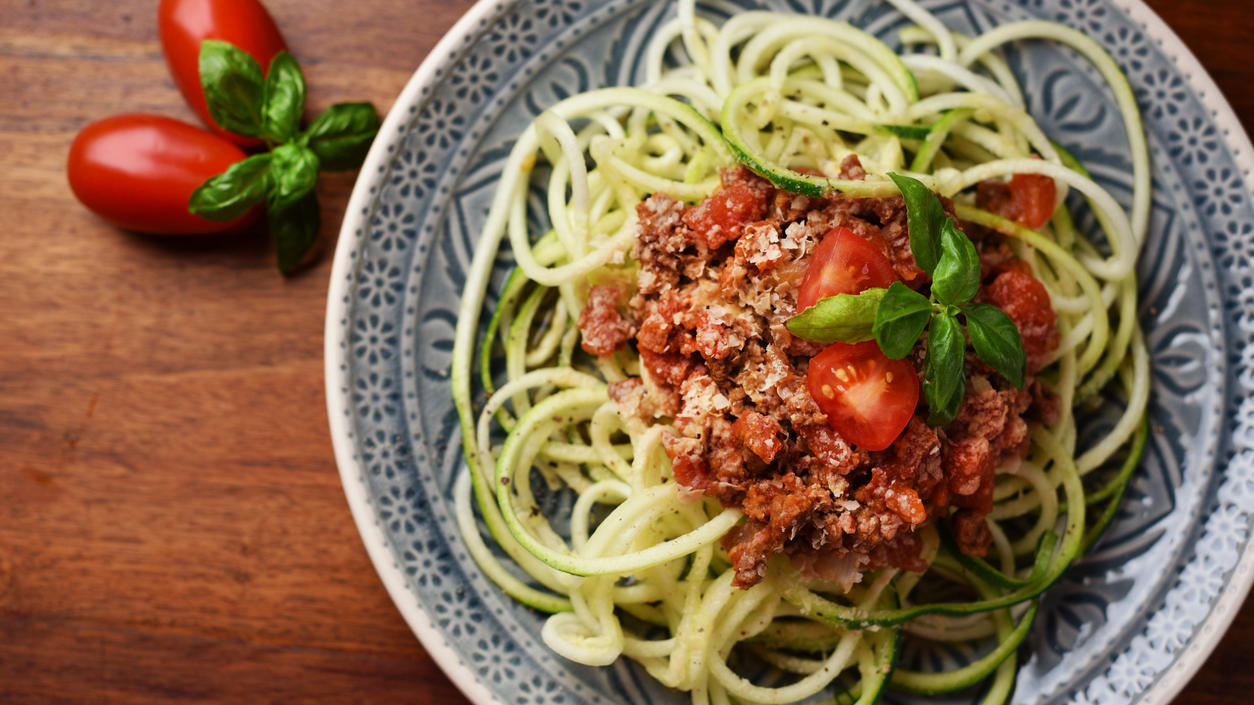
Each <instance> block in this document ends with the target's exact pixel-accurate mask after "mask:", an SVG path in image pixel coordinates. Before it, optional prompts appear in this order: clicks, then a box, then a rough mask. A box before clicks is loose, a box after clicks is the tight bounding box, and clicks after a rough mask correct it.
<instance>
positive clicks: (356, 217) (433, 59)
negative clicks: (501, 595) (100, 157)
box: [323, 0, 1254, 705]
mask: <svg viewBox="0 0 1254 705" xmlns="http://www.w3.org/2000/svg"><path fill="white" fill-rule="evenodd" d="M1110 1H1111V3H1112V4H1113V5H1114V6H1116V7H1117V8H1119V9H1120V10H1122V11H1123V12H1125V13H1126V15H1127V16H1128V18H1129V19H1130V20H1132V21H1133V22H1135V23H1138V24H1140V25H1141V27H1142V28H1143V29H1144V30H1145V33H1146V37H1147V38H1148V39H1151V40H1153V41H1154V42H1156V43H1157V44H1158V45H1159V48H1160V49H1161V50H1162V52H1163V55H1164V56H1165V57H1166V58H1168V59H1169V60H1170V61H1172V62H1173V63H1174V64H1175V65H1176V66H1177V67H1178V68H1179V69H1180V70H1181V73H1182V74H1183V78H1184V79H1185V81H1186V83H1187V84H1188V85H1189V86H1190V87H1191V88H1192V89H1193V91H1194V92H1195V94H1196V96H1197V98H1198V100H1199V102H1201V103H1202V105H1203V106H1204V107H1205V108H1206V109H1208V110H1209V111H1210V114H1211V118H1212V119H1213V120H1214V122H1215V125H1216V127H1217V128H1219V129H1220V131H1221V132H1222V137H1223V142H1224V143H1225V144H1226V146H1227V147H1228V149H1229V151H1230V154H1231V155H1232V158H1233V161H1234V162H1235V163H1236V165H1237V166H1238V168H1239V169H1240V170H1241V172H1242V177H1243V179H1242V180H1243V182H1244V183H1245V186H1246V189H1247V191H1251V190H1252V189H1251V186H1254V144H1252V143H1251V138H1250V135H1249V133H1247V132H1246V131H1245V128H1244V127H1243V126H1242V125H1241V122H1240V120H1239V119H1238V118H1237V116H1236V112H1235V111H1234V110H1233V109H1232V106H1231V104H1230V103H1229V102H1228V100H1227V98H1226V97H1225V96H1224V95H1223V93H1222V92H1221V91H1220V90H1219V87H1218V85H1217V84H1216V83H1215V81H1214V79H1213V78H1212V77H1211V75H1210V73H1209V72H1208V71H1207V70H1206V69H1205V67H1203V66H1202V64H1201V62H1200V61H1199V60H1198V59H1197V57H1196V56H1195V55H1194V54H1193V52H1192V51H1191V50H1190V49H1189V47H1188V46H1187V45H1186V44H1185V43H1184V41H1183V40H1182V39H1181V38H1180V37H1179V36H1178V35H1177V34H1176V33H1175V32H1174V31H1173V30H1172V29H1171V27H1170V26H1169V25H1168V24H1167V23H1166V22H1165V21H1164V20H1163V19H1162V18H1161V17H1160V16H1159V15H1158V13H1156V12H1155V11H1154V10H1153V9H1152V8H1150V7H1149V6H1148V5H1146V4H1145V2H1144V1H1143V0H1110ZM511 4H513V3H512V1H511V0H478V1H477V2H476V3H475V4H474V5H473V6H471V7H470V8H469V9H468V10H467V11H466V12H465V14H463V15H462V17H461V18H460V19H458V20H457V22H455V23H454V24H453V26H452V27H450V28H449V30H448V31H447V32H446V33H445V34H444V36H443V37H441V39H440V40H439V41H438V42H437V43H436V44H435V46H434V47H432V49H431V50H430V52H429V53H428V54H427V55H426V57H424V58H423V60H422V62H421V63H420V64H419V66H418V68H417V70H415V71H414V73H413V74H412V75H411V76H410V78H409V79H408V80H407V81H406V84H405V86H404V88H402V90H401V92H400V93H399V94H398V96H397V97H396V99H395V100H394V101H393V103H392V107H391V108H390V109H389V111H388V114H387V116H386V117H385V118H384V120H383V123H382V125H381V126H380V128H379V133H378V134H379V136H380V137H384V136H389V135H392V134H393V133H395V132H397V131H403V128H404V126H405V124H406V122H407V121H408V120H409V119H410V115H409V107H410V106H412V105H414V104H416V103H417V102H418V99H419V98H420V97H421V94H422V92H423V91H424V89H426V88H427V87H428V86H429V85H430V84H433V83H434V82H435V81H436V80H437V79H438V78H439V77H440V76H442V75H443V73H444V72H445V69H446V67H448V66H450V65H451V62H452V60H453V59H454V58H455V57H456V56H458V55H459V53H460V52H459V49H460V48H462V47H463V46H464V45H467V44H469V43H470V42H471V41H472V40H473V39H474V37H475V35H476V34H477V33H478V31H479V30H480V29H481V28H482V27H483V26H484V24H485V23H487V22H488V21H489V20H490V19H491V18H492V17H493V16H495V15H496V14H498V13H499V12H500V11H501V10H503V9H505V7H506V6H508V5H511ZM388 142H389V139H378V138H377V139H376V140H375V141H374V143H373V144H372V145H371V148H370V151H369V153H368V154H367V156H366V160H365V162H364V163H363V164H362V166H361V169H360V171H359V172H358V177H357V180H356V181H355V183H354V186H353V191H352V194H351V196H350V197H349V201H348V205H347V207H346V209H345V214H344V220H343V222H342V224H341V226H340V230H339V234H338V239H337V242H336V247H335V255H334V258H333V261H332V267H331V274H330V283H329V286H328V291H327V308H326V318H325V324H324V333H323V336H324V337H323V363H324V364H323V371H324V384H325V389H326V403H327V417H328V423H329V427H330V428H329V430H330V434H331V445H332V448H333V451H334V456H335V461H336V468H337V471H338V473H339V476H340V482H341V485H342V486H343V489H344V495H345V499H346V500H347V502H348V506H349V510H350V512H351V514H352V517H353V521H354V523H355V524H356V527H357V532H358V535H359V536H360V538H361V540H362V543H363V545H364V546H365V548H366V553H367V555H368V556H369V557H370V562H371V564H372V565H373V566H374V569H375V572H376V573H377V574H378V576H379V579H380V581H381V582H382V583H383V586H384V588H385V589H386V591H387V593H388V596H389V597H390V598H391V600H392V603H393V604H394V605H395V606H396V609H397V611H398V612H400V614H401V617H402V618H403V619H404V620H405V622H406V624H407V625H408V626H409V628H410V630H411V631H412V632H413V633H414V635H415V636H416V637H417V638H418V641H419V642H420V643H421V644H422V646H423V648H424V649H425V650H426V651H427V653H428V654H429V655H430V656H431V658H432V660H434V661H435V662H436V665H438V666H439V667H440V670H441V671H443V673H444V674H445V675H446V676H447V677H448V678H449V680H450V681H452V683H453V684H454V685H455V686H456V687H457V688H458V689H459V690H460V691H461V692H462V693H463V694H464V695H465V696H466V697H467V698H468V699H469V700H470V701H471V702H473V703H475V704H476V705H502V701H501V700H500V699H499V698H497V696H496V694H495V693H493V692H492V691H491V690H490V689H489V688H488V687H487V686H486V685H485V684H484V683H483V682H482V681H481V680H480V679H479V678H478V677H477V676H476V674H475V673H474V672H473V671H472V670H471V669H470V668H469V666H468V665H467V664H466V663H464V662H463V661H462V660H461V659H460V658H459V657H458V655H457V654H456V653H455V652H454V651H453V649H452V648H451V647H450V646H449V645H448V644H447V642H446V641H445V639H444V637H443V634H442V632H441V631H440V629H439V628H438V627H437V626H436V625H435V624H434V623H433V622H432V621H431V620H430V618H429V617H428V616H427V615H426V613H424V612H423V611H422V610H421V609H420V608H419V607H418V602H417V600H416V599H415V598H416V596H415V595H414V594H413V593H412V592H411V591H410V589H409V586H408V582H407V580H406V577H405V574H404V572H403V571H402V570H401V568H400V566H399V565H397V563H396V561H395V559H394V557H393V555H392V546H391V543H390V539H389V538H388V536H387V534H386V533H385V532H384V531H383V527H382V526H381V524H380V523H379V521H378V518H377V517H376V515H375V513H374V510H373V508H372V507H371V505H370V501H369V496H368V494H367V491H366V487H365V484H364V482H363V478H364V473H362V471H361V470H362V468H361V467H360V466H359V464H358V463H357V461H356V459H355V458H354V455H355V453H356V449H355V446H354V443H353V431H352V419H351V414H350V413H349V411H350V410H349V404H348V398H349V394H348V390H347V389H345V388H344V387H343V385H342V384H341V380H340V373H341V372H342V371H343V369H344V368H345V365H346V355H345V350H346V348H347V340H346V338H345V337H344V335H343V333H344V330H345V329H344V321H345V320H346V316H347V314H348V310H347V307H348V301H349V294H350V292H351V287H350V285H351V283H352V281H353V279H352V278H351V277H350V276H349V274H350V273H351V272H352V269H353V267H354V264H355V261H356V252H355V250H356V245H357V244H358V242H357V240H358V238H356V237H355V236H356V233H357V231H359V230H360V229H362V228H363V227H364V226H365V225H366V223H365V219H364V217H363V215H362V214H363V211H364V209H366V208H367V206H368V205H369V202H370V200H371V199H372V198H373V197H374V195H375V194H372V193H371V184H372V179H371V178H370V175H372V174H375V173H379V170H380V167H382V166H384V165H385V164H386V162H387V160H388V159H390V158H391V151H390V150H389V149H388ZM1252 587H1254V540H1251V541H1249V542H1247V544H1246V547H1245V550H1244V551H1243V553H1242V554H1241V556H1240V558H1239V559H1238V560H1237V564H1236V566H1235V568H1234V569H1233V571H1232V574H1231V576H1230V579H1229V581H1228V584H1227V585H1226V586H1225V587H1224V588H1223V590H1221V591H1220V594H1219V597H1218V599H1217V600H1216V602H1215V603H1214V605H1213V607H1212V609H1211V610H1210V612H1209V613H1208V614H1207V615H1206V617H1205V618H1204V619H1203V621H1202V623H1201V624H1200V625H1198V627H1197V631H1196V632H1195V634H1194V636H1193V638H1192V639H1190V640H1189V642H1188V643H1187V644H1186V645H1185V646H1184V648H1183V650H1182V651H1181V652H1180V653H1179V654H1178V656H1177V658H1176V659H1175V660H1174V662H1173V663H1172V664H1171V665H1170V666H1168V668H1167V670H1166V671H1165V672H1164V673H1163V674H1162V675H1161V676H1160V678H1159V679H1158V680H1157V681H1156V682H1155V683H1153V684H1152V685H1151V686H1150V688H1149V689H1148V690H1146V691H1145V692H1144V694H1143V697H1142V699H1141V701H1140V702H1141V703H1142V704H1143V705H1166V704H1167V703H1170V702H1171V700H1172V699H1174V698H1175V697H1176V696H1177V695H1178V694H1179V693H1180V691H1181V690H1183V689H1184V687H1185V685H1187V684H1188V682H1189V680H1190V679H1192V677H1193V676H1194V675H1196V673H1197V672H1198V671H1199V670H1200V668H1201V666H1202V665H1203V664H1204V663H1205V661H1206V660H1207V658H1208V657H1209V656H1210V654H1211V653H1212V652H1213V651H1214V649H1215V647H1216V646H1217V645H1218V643H1219V641H1220V640H1221V639H1222V638H1223V636H1224V634H1225V633H1226V632H1227V630H1228V627H1229V626H1230V625H1231V624H1232V621H1233V620H1234V619H1235V618H1236V615H1237V613H1238V612H1239V611H1240V609H1241V607H1242V606H1243V605H1244V603H1245V601H1246V598H1247V597H1248V596H1249V594H1250V592H1251V588H1252Z"/></svg>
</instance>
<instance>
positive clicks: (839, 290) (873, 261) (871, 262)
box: [797, 227, 897, 311]
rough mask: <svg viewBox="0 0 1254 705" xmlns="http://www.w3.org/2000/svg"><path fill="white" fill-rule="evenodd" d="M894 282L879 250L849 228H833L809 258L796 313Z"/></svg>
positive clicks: (890, 266) (887, 262)
mask: <svg viewBox="0 0 1254 705" xmlns="http://www.w3.org/2000/svg"><path fill="white" fill-rule="evenodd" d="M895 281H897V274H896V273H895V272H893V265H892V263H891V262H889V261H888V257H886V256H885V255H884V253H883V252H882V251H881V250H880V249H879V248H878V247H876V246H875V245H873V244H871V243H870V242H867V240H866V239H865V238H862V237H860V236H859V235H857V234H856V233H854V232H853V231H852V230H850V229H848V228H845V227H837V228H832V230H831V231H830V232H828V233H827V235H824V236H823V240H822V242H820V243H819V244H818V247H815V248H814V254H813V255H811V256H810V266H809V267H807V268H806V273H805V276H804V277H802V279H801V289H800V291H799V292H798V294H797V310H798V311H804V310H805V309H807V308H810V307H811V306H813V305H814V304H816V303H818V301H819V299H822V298H824V297H827V296H835V295H837V294H856V293H858V292H860V291H864V290H866V289H871V288H873V287H887V286H888V285H889V284H892V283H893V282H895Z"/></svg>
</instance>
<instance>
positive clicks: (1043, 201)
mask: <svg viewBox="0 0 1254 705" xmlns="http://www.w3.org/2000/svg"><path fill="white" fill-rule="evenodd" d="M1010 198H1011V200H1012V201H1013V202H1014V210H1015V213H1016V214H1017V216H1016V218H1015V220H1017V221H1019V225H1022V226H1024V227H1027V228H1032V229H1033V230H1036V229H1038V228H1040V227H1041V226H1042V225H1044V224H1046V223H1048V222H1049V219H1050V218H1052V217H1054V206H1055V205H1057V200H1058V186H1057V184H1055V183H1054V180H1053V179H1051V178H1049V177H1048V176H1043V175H1041V174H1015V175H1014V176H1012V177H1010Z"/></svg>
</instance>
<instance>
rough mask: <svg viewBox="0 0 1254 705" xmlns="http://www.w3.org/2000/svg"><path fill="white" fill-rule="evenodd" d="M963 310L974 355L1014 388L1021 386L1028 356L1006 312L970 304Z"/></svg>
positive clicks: (1016, 329)
mask: <svg viewBox="0 0 1254 705" xmlns="http://www.w3.org/2000/svg"><path fill="white" fill-rule="evenodd" d="M962 312H963V313H964V314H966V317H967V333H968V334H969V335H970V336H971V347H973V348H975V354H976V355H979V356H980V359H981V360H983V361H984V362H986V363H988V366H989V367H991V368H993V369H994V370H996V371H997V373H998V374H1000V375H1001V376H1002V377H1005V378H1006V379H1007V380H1009V381H1010V383H1011V384H1013V385H1014V386H1015V388H1016V389H1023V385H1024V382H1025V380H1024V378H1025V377H1026V374H1027V373H1026V366H1027V355H1026V353H1025V352H1024V350H1023V338H1022V336H1020V335H1019V328H1018V327H1017V326H1016V325H1015V322H1014V321H1012V320H1010V316H1007V315H1006V312H1005V311H1002V310H1001V309H999V308H997V307H996V306H989V305H988V304H972V305H970V306H967V307H965V308H963V309H962Z"/></svg>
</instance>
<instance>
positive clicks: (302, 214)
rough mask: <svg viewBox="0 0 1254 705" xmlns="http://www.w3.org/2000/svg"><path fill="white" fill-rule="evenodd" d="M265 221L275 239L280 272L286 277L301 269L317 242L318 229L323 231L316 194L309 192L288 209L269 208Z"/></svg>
mask: <svg viewBox="0 0 1254 705" xmlns="http://www.w3.org/2000/svg"><path fill="white" fill-rule="evenodd" d="M266 220H267V221H269V224H270V237H271V238H273V239H274V252H275V255H276V256H277V259H278V265H279V271H280V272H283V273H284V274H286V273H288V272H291V271H293V270H295V269H296V268H298V267H300V265H301V263H302V262H304V260H305V255H306V254H307V253H308V252H309V248H311V247H313V244H314V242H316V241H317V240H318V229H319V228H320V227H322V216H321V214H320V212H319V208H318V196H317V194H315V193H314V192H313V191H309V192H307V193H306V194H305V195H304V196H303V197H301V198H300V200H298V201H296V202H295V203H292V204H291V205H289V206H287V207H286V208H274V207H269V208H267V209H266Z"/></svg>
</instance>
